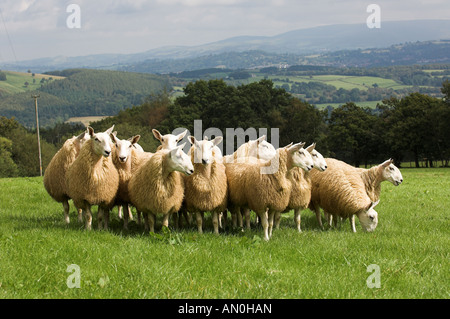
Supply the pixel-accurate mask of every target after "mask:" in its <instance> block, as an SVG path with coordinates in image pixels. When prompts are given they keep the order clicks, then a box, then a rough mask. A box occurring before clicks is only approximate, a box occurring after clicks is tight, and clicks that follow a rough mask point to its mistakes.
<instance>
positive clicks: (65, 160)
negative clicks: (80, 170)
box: [44, 132, 89, 224]
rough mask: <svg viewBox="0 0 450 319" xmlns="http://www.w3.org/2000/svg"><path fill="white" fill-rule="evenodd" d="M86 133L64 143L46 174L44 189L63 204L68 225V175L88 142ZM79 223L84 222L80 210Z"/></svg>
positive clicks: (79, 210)
mask: <svg viewBox="0 0 450 319" xmlns="http://www.w3.org/2000/svg"><path fill="white" fill-rule="evenodd" d="M88 136H89V135H88V134H86V132H84V133H81V134H80V135H78V136H76V137H75V136H74V137H72V138H70V139H68V140H67V141H66V142H64V144H63V146H62V147H61V149H60V150H59V151H58V152H57V153H56V154H55V155H54V156H53V158H52V160H51V161H50V163H49V164H48V166H47V168H46V169H45V173H44V187H45V189H46V190H47V193H48V194H49V195H50V196H51V197H52V198H53V199H54V200H55V201H57V202H58V203H62V205H63V209H64V221H65V222H66V223H67V224H68V223H69V222H70V218H69V208H70V207H69V199H70V198H69V195H68V192H67V187H66V174H67V170H68V169H69V167H70V165H72V163H73V162H74V161H75V159H76V158H77V156H78V154H79V153H80V150H81V147H82V146H83V144H84V143H85V142H86V141H87V140H88ZM78 221H82V210H81V209H78Z"/></svg>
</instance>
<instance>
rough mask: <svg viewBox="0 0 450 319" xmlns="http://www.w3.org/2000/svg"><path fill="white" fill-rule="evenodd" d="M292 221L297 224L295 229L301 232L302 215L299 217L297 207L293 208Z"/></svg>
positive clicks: (299, 212)
mask: <svg viewBox="0 0 450 319" xmlns="http://www.w3.org/2000/svg"><path fill="white" fill-rule="evenodd" d="M294 221H295V225H297V230H298V232H299V233H301V232H302V228H301V223H302V217H301V210H300V209H299V208H297V209H295V210H294Z"/></svg>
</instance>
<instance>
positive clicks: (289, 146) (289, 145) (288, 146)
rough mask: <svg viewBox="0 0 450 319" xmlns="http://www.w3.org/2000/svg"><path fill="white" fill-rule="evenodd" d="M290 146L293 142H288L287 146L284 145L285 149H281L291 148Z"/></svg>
mask: <svg viewBox="0 0 450 319" xmlns="http://www.w3.org/2000/svg"><path fill="white" fill-rule="evenodd" d="M292 144H294V142H290V143H289V144H288V145H286V146H285V147H283V148H285V149H288V148H289V147H291V146H292Z"/></svg>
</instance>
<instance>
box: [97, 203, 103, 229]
mask: <svg viewBox="0 0 450 319" xmlns="http://www.w3.org/2000/svg"><path fill="white" fill-rule="evenodd" d="M97 221H98V229H99V230H100V229H102V227H103V210H102V209H101V208H100V207H99V208H98V211H97Z"/></svg>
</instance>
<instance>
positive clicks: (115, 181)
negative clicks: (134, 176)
mask: <svg viewBox="0 0 450 319" xmlns="http://www.w3.org/2000/svg"><path fill="white" fill-rule="evenodd" d="M113 127H114V126H113ZM113 127H111V128H109V129H108V130H106V131H105V132H101V133H94V129H93V128H92V127H88V132H89V136H90V139H89V140H88V141H87V142H86V143H85V145H84V146H83V147H82V148H81V151H80V155H79V156H78V157H77V158H76V159H75V161H74V162H73V164H72V165H71V166H70V167H69V169H68V171H67V175H66V176H67V189H68V193H69V197H70V198H72V200H73V203H74V204H75V206H76V207H78V208H81V209H83V211H84V212H85V223H86V229H88V230H90V229H91V227H92V212H91V206H92V205H98V222H99V228H101V227H102V221H103V223H104V228H105V229H107V228H108V221H109V211H110V209H111V207H112V206H113V205H114V200H115V197H116V194H117V189H118V188H119V174H118V173H117V169H116V167H115V166H114V163H113V161H112V158H111V156H110V155H111V152H112V147H113V144H112V142H111V138H110V134H111V132H112V130H113Z"/></svg>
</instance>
